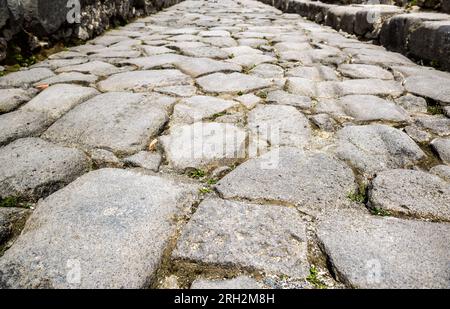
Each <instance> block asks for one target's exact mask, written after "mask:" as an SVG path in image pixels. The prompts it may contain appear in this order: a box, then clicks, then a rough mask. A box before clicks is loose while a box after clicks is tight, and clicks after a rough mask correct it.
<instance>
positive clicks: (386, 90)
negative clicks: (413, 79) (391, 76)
mask: <svg viewBox="0 0 450 309" xmlns="http://www.w3.org/2000/svg"><path fill="white" fill-rule="evenodd" d="M336 85H337V87H338V88H339V91H338V92H340V93H342V95H349V94H370V95H385V96H392V97H396V96H399V95H401V94H402V93H403V92H404V89H403V87H402V85H401V84H400V83H399V82H396V81H393V80H381V79H349V80H345V81H342V82H340V83H336Z"/></svg>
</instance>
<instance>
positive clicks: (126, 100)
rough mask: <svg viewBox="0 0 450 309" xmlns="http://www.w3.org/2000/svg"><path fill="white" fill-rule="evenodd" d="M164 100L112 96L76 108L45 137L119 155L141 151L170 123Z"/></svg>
mask: <svg viewBox="0 0 450 309" xmlns="http://www.w3.org/2000/svg"><path fill="white" fill-rule="evenodd" d="M173 101H174V100H173V99H172V98H169V97H164V96H158V95H156V96H154V97H145V96H144V95H142V94H134V93H125V92H123V93H119V92H110V93H106V94H103V95H99V96H97V97H95V98H93V99H90V100H88V101H86V102H85V103H83V104H81V105H79V106H77V107H76V108H74V109H73V110H71V111H70V112H69V113H67V114H66V115H65V116H63V117H62V118H60V119H59V120H58V121H57V122H56V123H55V124H53V125H52V126H51V127H50V128H49V129H48V130H47V131H46V132H45V133H44V135H43V136H44V137H45V138H46V139H49V140H51V141H53V142H57V143H63V144H66V145H78V146H81V147H83V148H87V149H89V148H104V149H107V150H111V151H113V152H117V153H131V152H135V151H137V150H141V149H143V148H144V147H145V145H146V144H147V143H148V141H149V139H150V138H151V137H152V136H153V135H155V134H156V133H158V131H159V130H160V129H161V127H162V126H163V125H164V123H165V122H166V121H167V120H168V116H167V111H166V109H165V108H164V106H163V105H164V104H169V103H171V102H173Z"/></svg>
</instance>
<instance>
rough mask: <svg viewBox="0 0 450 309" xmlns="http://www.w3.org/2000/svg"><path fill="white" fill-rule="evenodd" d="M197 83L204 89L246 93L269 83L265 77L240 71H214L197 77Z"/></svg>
mask: <svg viewBox="0 0 450 309" xmlns="http://www.w3.org/2000/svg"><path fill="white" fill-rule="evenodd" d="M197 83H198V84H199V86H200V87H201V88H202V89H203V90H204V91H206V92H215V93H238V92H242V93H247V92H251V91H253V90H258V89H262V88H266V87H269V86H270V85H271V83H270V82H269V81H267V80H265V79H262V78H259V77H255V76H249V75H246V74H241V73H231V74H224V73H214V74H211V75H206V76H203V77H200V78H198V79H197Z"/></svg>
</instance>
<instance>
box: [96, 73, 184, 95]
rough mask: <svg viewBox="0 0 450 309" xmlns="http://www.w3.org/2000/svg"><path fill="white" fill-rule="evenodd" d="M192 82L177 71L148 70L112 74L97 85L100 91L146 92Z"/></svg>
mask: <svg viewBox="0 0 450 309" xmlns="http://www.w3.org/2000/svg"><path fill="white" fill-rule="evenodd" d="M189 84H192V80H191V78H190V77H189V76H187V75H186V74H183V73H181V72H180V71H178V70H150V71H135V72H125V73H119V74H114V75H111V76H110V77H108V78H107V79H106V80H104V81H101V82H100V83H98V89H99V90H100V91H103V92H106V91H135V92H147V91H151V90H152V89H154V88H155V87H163V86H173V85H189Z"/></svg>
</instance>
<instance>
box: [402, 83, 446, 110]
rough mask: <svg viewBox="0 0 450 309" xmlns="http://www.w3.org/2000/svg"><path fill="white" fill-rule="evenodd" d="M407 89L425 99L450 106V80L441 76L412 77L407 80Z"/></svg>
mask: <svg viewBox="0 0 450 309" xmlns="http://www.w3.org/2000/svg"><path fill="white" fill-rule="evenodd" d="M404 85H405V89H406V90H408V91H409V92H411V93H413V94H416V95H420V96H423V97H427V98H431V99H433V100H435V101H438V102H441V103H443V104H444V105H450V78H441V77H439V76H410V77H408V78H406V79H405V82H404Z"/></svg>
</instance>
